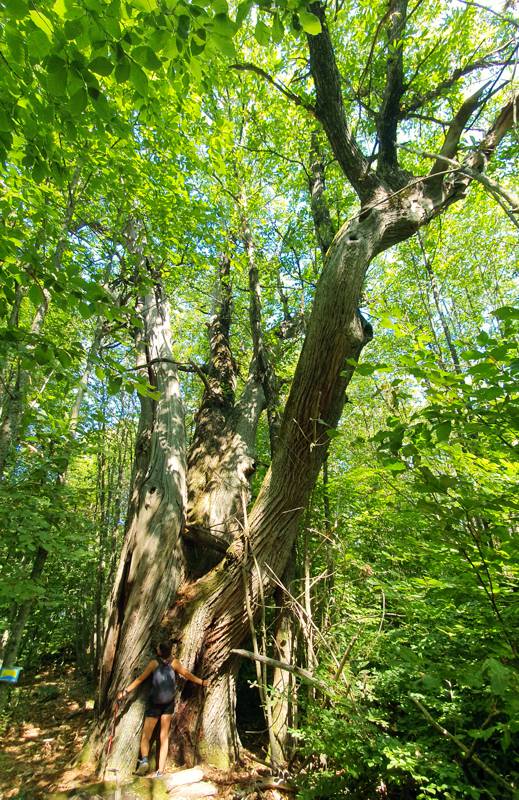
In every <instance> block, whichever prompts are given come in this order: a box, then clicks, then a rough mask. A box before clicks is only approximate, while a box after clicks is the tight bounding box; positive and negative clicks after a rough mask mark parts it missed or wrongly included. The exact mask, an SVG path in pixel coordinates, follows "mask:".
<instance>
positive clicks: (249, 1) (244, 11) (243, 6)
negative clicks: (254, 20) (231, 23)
mask: <svg viewBox="0 0 519 800" xmlns="http://www.w3.org/2000/svg"><path fill="white" fill-rule="evenodd" d="M253 5H254V0H244V2H243V3H240V4H239V6H238V11H237V12H236V24H237V25H241V24H242V22H243V21H244V20H245V19H246V18H247V17H248V16H249V13H250V10H251V8H252V6H253Z"/></svg>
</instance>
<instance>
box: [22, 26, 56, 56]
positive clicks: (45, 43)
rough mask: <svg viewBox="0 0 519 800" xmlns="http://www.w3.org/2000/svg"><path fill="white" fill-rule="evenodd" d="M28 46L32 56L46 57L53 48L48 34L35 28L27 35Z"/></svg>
mask: <svg viewBox="0 0 519 800" xmlns="http://www.w3.org/2000/svg"><path fill="white" fill-rule="evenodd" d="M27 47H28V49H29V53H30V54H31V57H34V56H36V58H37V59H41V58H44V57H45V56H46V55H48V54H49V53H50V51H51V49H52V44H51V43H50V41H49V38H48V36H46V35H45V33H43V31H41V30H33V31H31V32H30V33H29V35H28V36H27Z"/></svg>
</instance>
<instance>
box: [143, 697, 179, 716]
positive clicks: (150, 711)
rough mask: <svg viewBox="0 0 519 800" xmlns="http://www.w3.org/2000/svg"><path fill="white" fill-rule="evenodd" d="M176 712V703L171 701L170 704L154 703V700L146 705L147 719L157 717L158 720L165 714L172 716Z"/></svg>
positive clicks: (145, 714)
mask: <svg viewBox="0 0 519 800" xmlns="http://www.w3.org/2000/svg"><path fill="white" fill-rule="evenodd" d="M174 710H175V701H174V700H171V701H170V702H169V703H154V702H153V700H148V702H147V703H146V711H145V712H144V716H145V717H155V719H158V718H159V717H161V716H162V715H163V714H172V713H173V711H174Z"/></svg>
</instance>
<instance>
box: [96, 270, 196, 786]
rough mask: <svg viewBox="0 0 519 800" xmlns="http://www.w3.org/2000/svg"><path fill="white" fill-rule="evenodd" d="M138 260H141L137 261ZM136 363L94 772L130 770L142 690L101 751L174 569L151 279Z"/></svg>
mask: <svg viewBox="0 0 519 800" xmlns="http://www.w3.org/2000/svg"><path fill="white" fill-rule="evenodd" d="M143 263H144V262H143ZM138 311H139V313H140V316H141V319H142V322H143V330H142V332H139V334H138V337H139V341H138V350H139V363H138V367H142V368H143V369H146V370H147V374H148V380H149V382H150V384H151V385H152V386H153V387H154V389H155V390H156V391H157V393H158V396H157V399H153V398H151V397H141V414H140V420H139V430H138V435H137V442H136V452H135V461H134V469H133V476H132V485H131V491H130V501H129V508H128V516H127V523H126V538H125V543H124V546H123V551H122V554H121V558H120V562H119V569H118V572H117V576H116V579H115V585H114V588H113V591H112V595H111V599H110V603H109V611H108V625H107V634H106V638H105V642H104V651H103V658H102V661H101V664H100V684H99V695H98V701H97V715H98V720H97V725H96V727H95V729H94V731H93V734H92V736H91V740H90V745H91V748H92V754H93V756H94V757H97V759H98V762H99V765H100V769H101V772H102V773H103V774H105V775H106V776H107V777H110V770H113V769H117V770H119V774H120V775H124V774H128V773H130V772H131V770H132V768H133V766H134V764H135V761H136V758H137V755H138V747H139V731H140V726H141V722H142V715H143V708H144V701H143V697H142V695H140V696H139V695H138V696H137V697H136V699H135V700H134V701H133V702H132V703H131V704H128V705H127V706H125V707H124V708H123V709H122V710H121V715H120V716H119V717H118V720H117V726H116V735H115V739H114V746H113V750H112V751H111V753H110V755H109V756H107V754H106V751H105V749H104V745H105V744H106V740H107V738H108V730H109V727H110V723H111V721H112V714H113V706H114V701H115V698H116V694H117V692H118V691H119V690H120V689H122V688H124V687H125V686H127V685H128V684H129V683H130V682H131V680H132V679H133V677H135V675H136V673H138V672H140V671H141V670H142V669H143V668H144V666H145V665H146V663H147V661H148V660H149V658H150V657H151V656H152V655H153V650H152V649H151V643H152V639H153V634H154V632H155V629H156V623H157V620H160V618H161V616H162V614H163V613H164V610H165V609H166V608H167V607H168V605H169V603H170V602H171V600H172V598H173V597H174V596H175V593H176V589H177V586H178V582H179V579H180V575H181V571H182V556H181V546H180V534H181V529H182V526H183V524H184V514H185V503H186V463H185V445H184V416H183V409H182V402H181V398H180V387H179V383H178V377H177V370H176V366H175V364H174V362H173V359H172V345H171V325H170V316H169V304H168V302H167V300H166V298H165V297H164V295H163V293H162V288H161V286H160V284H159V283H158V282H156V283H155V286H154V287H153V289H150V290H149V291H147V292H146V294H145V295H143V296H141V297H140V298H139V304H138Z"/></svg>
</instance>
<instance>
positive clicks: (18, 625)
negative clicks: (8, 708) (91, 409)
mask: <svg viewBox="0 0 519 800" xmlns="http://www.w3.org/2000/svg"><path fill="white" fill-rule="evenodd" d="M43 316H44V315H43ZM101 339H102V324H101V322H100V321H98V324H97V326H96V330H95V333H94V337H93V340H92V344H91V347H90V349H89V352H88V356H87V360H86V365H85V370H84V372H83V374H82V376H81V379H80V381H79V384H78V387H77V390H76V396H75V398H74V402H73V404H72V409H71V412H70V417H69V434H70V435H71V436H72V435H73V434H74V433H75V431H76V429H77V425H78V422H79V412H80V408H81V404H82V402H83V399H84V396H85V392H86V388H87V384H88V379H89V376H90V374H91V371H92V368H93V364H94V361H95V358H96V356H97V352H98V349H99V346H100V343H101ZM69 459H70V451H68V452H67V453H66V455H65V460H64V464H63V466H62V467H61V473H60V475H59V476H58V479H57V482H58V484H60V485H63V484H64V483H65V479H66V473H67V469H68V464H69ZM47 556H48V551H47V550H46V549H45V548H44V547H41V546H40V547H38V549H37V551H36V555H35V557H34V562H33V567H32V570H31V575H30V580H31V581H34V582H36V581H38V580H39V578H40V577H41V575H42V573H43V569H44V566H45V563H46V561H47ZM34 602H35V601H34V598H30V599H28V600H25V601H24V602H23V603H21V604H20V605H17V606H15V608H14V611H13V617H12V623H11V626H10V631H9V638H8V640H7V645H6V648H5V651H4V660H3V664H4V666H6V667H9V666H14V665H15V663H16V660H17V658H18V654H19V651H20V645H21V642H22V637H23V632H24V630H25V626H26V624H27V620H28V619H29V616H30V613H31V611H32V608H33V605H34ZM9 688H10V687H9V685H8V684H5V683H0V710H1V709H2V708H3V707H4V705H5V702H6V698H7V696H8V693H9Z"/></svg>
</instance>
